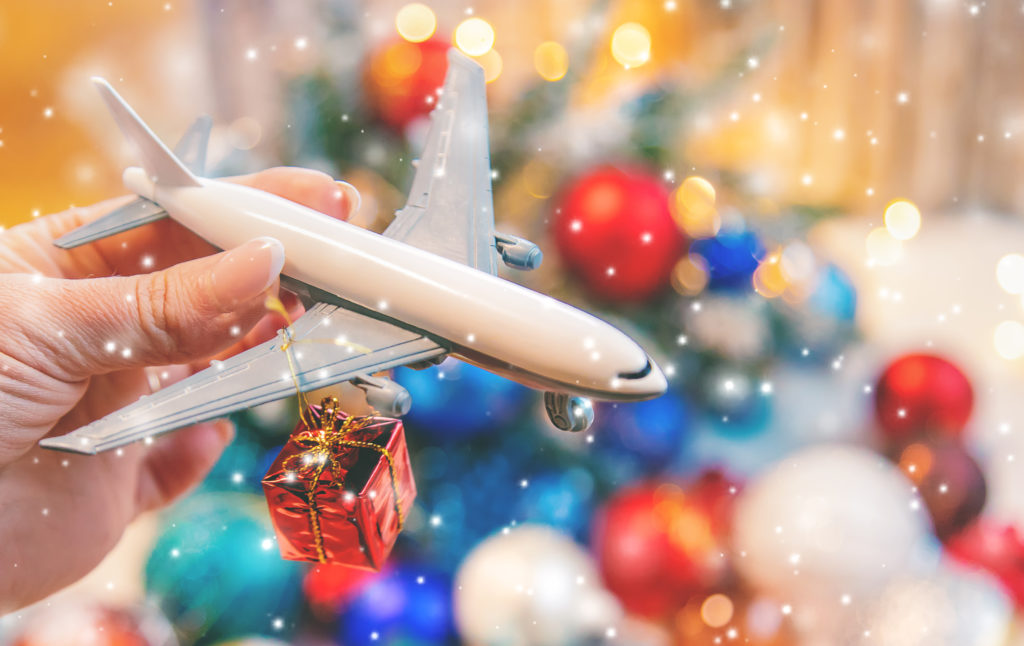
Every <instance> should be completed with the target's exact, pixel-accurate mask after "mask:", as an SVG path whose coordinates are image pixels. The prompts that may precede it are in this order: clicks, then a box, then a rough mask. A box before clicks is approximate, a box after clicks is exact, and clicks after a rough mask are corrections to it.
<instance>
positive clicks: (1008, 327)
mask: <svg viewBox="0 0 1024 646" xmlns="http://www.w3.org/2000/svg"><path fill="white" fill-rule="evenodd" d="M993 342H994V343H995V347H996V352H997V353H998V354H999V356H1000V357H1002V358H1004V359H1009V360H1013V359H1019V358H1020V357H1022V356H1024V325H1022V324H1021V323H1020V322H1019V321H1003V322H1002V323H1000V324H999V325H998V326H996V331H995V334H994V335H993Z"/></svg>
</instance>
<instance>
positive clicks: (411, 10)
mask: <svg viewBox="0 0 1024 646" xmlns="http://www.w3.org/2000/svg"><path fill="white" fill-rule="evenodd" d="M395 29H397V30H398V35H399V36H401V37H402V38H404V39H405V40H407V41H409V42H411V43H420V42H423V41H424V40H427V39H428V38H430V37H431V36H433V35H434V30H436V29H437V16H435V15H434V12H433V11H432V10H431V9H430V7H428V6H427V5H425V4H421V3H419V2H413V3H411V4H407V5H405V6H404V7H402V8H401V9H399V10H398V14H396V15H395Z"/></svg>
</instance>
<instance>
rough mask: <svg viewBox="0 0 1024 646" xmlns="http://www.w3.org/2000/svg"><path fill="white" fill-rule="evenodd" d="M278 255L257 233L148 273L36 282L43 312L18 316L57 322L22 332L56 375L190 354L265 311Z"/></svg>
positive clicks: (210, 349) (232, 336)
mask: <svg viewBox="0 0 1024 646" xmlns="http://www.w3.org/2000/svg"><path fill="white" fill-rule="evenodd" d="M284 260H285V254H284V248H283V247H282V246H281V243H280V242H278V241H277V240H274V239H273V238H256V239H254V240H250V241H249V242H247V243H245V244H244V245H242V246H240V247H237V248H235V249H232V250H231V251H228V252H224V253H219V254H216V255H213V256H208V257H205V258H200V259H198V260H193V261H190V262H186V263H182V264H180V265H175V266H174V267H171V268H169V269H165V270H163V271H158V272H154V273H151V274H140V275H137V276H130V277H114V278H94V279H85V280H44V281H38V282H39V284H38V285H36V286H35V287H36V288H35V289H33V290H32V291H33V299H32V302H34V303H38V304H39V305H40V306H41V307H42V309H43V311H42V312H41V313H40V314H39V315H37V316H28V317H24V316H23V317H21V318H22V320H23V321H27V322H28V323H29V324H30V325H32V324H33V321H34V322H35V325H39V324H40V322H46V325H45V326H44V327H50V326H51V325H52V326H56V330H55V331H54V330H47V331H42V330H40V329H38V328H35V327H31V328H29V329H28V330H26V336H27V337H28V338H29V339H30V340H31V343H30V344H29V345H31V346H33V347H34V348H36V349H37V353H36V354H40V353H41V354H42V356H43V363H44V365H40V366H37V367H38V368H39V369H40V370H43V371H45V372H47V373H49V374H50V375H52V376H53V377H56V378H59V379H65V380H72V381H74V380H80V379H84V378H86V377H88V376H90V375H94V374H102V373H106V372H111V371H114V370H121V369H124V368H133V367H141V366H152V365H163V364H171V363H185V362H188V361H195V360H197V359H200V358H202V357H205V356H209V355H211V354H213V353H215V352H218V351H220V350H223V349H224V348H226V347H228V346H229V345H230V344H231V343H232V342H234V341H236V340H237V337H239V336H241V335H242V334H244V333H245V332H246V331H248V329H249V328H250V327H252V326H253V325H255V324H256V322H257V321H259V320H260V318H261V317H262V316H263V315H264V314H266V309H265V306H264V301H265V295H266V292H267V290H268V289H270V288H272V287H275V286H276V284H277V279H278V276H279V274H280V273H281V269H282V267H283V266H284ZM40 288H41V289H40ZM275 290H276V287H275ZM40 296H41V298H40ZM41 332H42V333H41Z"/></svg>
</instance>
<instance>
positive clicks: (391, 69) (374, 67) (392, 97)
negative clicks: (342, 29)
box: [364, 39, 449, 129]
mask: <svg viewBox="0 0 1024 646" xmlns="http://www.w3.org/2000/svg"><path fill="white" fill-rule="evenodd" d="M448 47H449V46H448V43H446V42H444V41H442V40H436V39H435V40H426V41H423V42H422V43H410V42H407V41H404V40H393V41H389V42H387V43H386V44H384V45H383V46H381V47H380V48H378V49H377V50H376V51H374V52H373V53H372V54H371V55H370V60H369V62H368V64H367V66H366V71H365V74H364V85H365V87H366V94H367V98H368V100H369V103H370V105H371V106H372V107H373V109H374V111H375V112H376V114H377V115H378V116H379V117H380V119H381V120H382V121H384V122H385V123H387V124H389V125H392V126H394V127H395V128H399V129H402V128H404V127H405V126H407V125H409V123H410V122H411V121H413V120H414V119H416V118H417V117H421V116H425V115H427V114H429V113H430V111H431V110H432V109H434V105H435V103H436V101H437V90H438V88H440V87H441V86H442V85H443V84H444V75H445V72H447V71H448Z"/></svg>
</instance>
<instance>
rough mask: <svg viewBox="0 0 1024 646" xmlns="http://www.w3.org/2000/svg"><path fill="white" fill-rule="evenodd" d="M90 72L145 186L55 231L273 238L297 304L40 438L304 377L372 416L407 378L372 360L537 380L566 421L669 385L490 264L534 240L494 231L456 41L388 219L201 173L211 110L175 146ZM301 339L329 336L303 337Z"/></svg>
mask: <svg viewBox="0 0 1024 646" xmlns="http://www.w3.org/2000/svg"><path fill="white" fill-rule="evenodd" d="M94 82H95V83H96V86H97V87H98V89H99V90H100V93H101V94H102V96H103V98H104V100H105V101H106V103H107V105H108V107H109V108H110V110H111V112H112V113H113V115H114V118H115V120H116V121H117V124H118V126H120V128H121V130H122V131H123V132H124V134H125V136H127V138H128V139H130V140H131V141H132V142H134V143H135V144H136V145H137V147H138V148H139V151H140V153H141V157H142V168H134V167H133V168H128V169H126V170H125V172H124V184H125V186H126V187H127V188H128V189H129V190H131V191H133V192H135V193H136V194H138V195H139V196H140V198H139V199H138V200H136V201H135V202H133V203H131V204H129V205H127V206H125V207H122V208H120V209H118V210H117V211H114V212H113V213H111V214H109V215H106V216H104V217H102V218H100V219H99V220H97V221H95V222H92V223H90V224H87V225H85V226H83V227H80V228H79V229H76V230H75V231H72V232H71V233H69V234H68V235H66V236H64V237H63V238H61V239H59V240H57V241H56V244H57V245H58V246H60V247H63V248H71V247H75V246H77V245H81V244H85V243H88V242H92V241H94V240H98V239H100V238H104V237H106V236H110V235H114V234H116V233H120V232H122V231H125V230H128V229H131V228H133V227H137V226H141V225H144V224H146V223H149V222H153V221H155V220H158V219H160V218H163V217H171V218H173V219H174V220H175V221H177V222H178V223H180V224H181V225H182V226H185V227H187V228H188V229H190V230H192V231H193V232H195V233H196V234H198V235H199V236H201V237H202V238H204V239H205V240H207V241H209V242H210V243H212V244H214V245H215V246H217V247H219V248H221V249H230V248H233V247H236V246H238V245H241V244H243V243H245V242H246V241H248V240H249V239H251V238H253V237H256V236H271V237H274V238H276V239H278V240H280V241H281V244H282V245H283V246H284V248H285V254H286V257H287V260H286V262H285V265H284V270H283V272H282V277H281V283H282V285H283V286H284V287H286V288H287V289H289V290H290V291H293V292H295V293H296V294H298V295H299V297H300V298H301V299H302V300H303V302H304V303H305V305H306V308H307V309H306V313H305V314H304V315H303V316H302V317H301V318H299V319H298V320H297V321H296V322H295V323H294V324H293V325H292V326H290V327H289V328H287V329H286V330H285V337H282V338H276V339H273V340H271V341H267V342H266V343H264V344H262V345H260V346H257V347H254V348H251V349H249V350H246V351H245V352H242V353H240V354H238V355H235V356H234V357H232V358H230V359H228V360H226V361H222V362H215V363H214V364H212V365H211V367H210V368H207V369H206V370H203V371H201V372H199V373H196V374H195V375H192V376H191V377H189V378H187V379H185V380H183V381H181V382H178V383H176V384H174V385H172V386H169V387H167V388H164V389H163V390H160V391H158V392H156V393H154V394H152V395H148V396H146V397H143V398H142V399H140V400H139V401H137V402H135V403H134V404H130V405H128V406H126V407H124V408H122V409H121V410H119V411H116V412H114V413H111V414H110V415H107V416H106V417H104V418H102V419H99V420H97V421H95V422H93V423H91V424H89V425H87V426H84V427H82V428H80V429H78V430H76V431H73V432H71V433H69V434H67V435H64V436H61V437H51V438H47V439H44V440H43V441H42V442H41V444H42V445H43V446H45V447H48V448H53V449H63V450H67V451H74V452H78V453H97V452H100V451H106V450H109V449H113V448H116V447H118V446H122V445H124V444H128V443H130V442H135V441H137V440H141V439H144V438H148V437H151V436H154V435H156V434H159V433H164V432H166V431H171V430H174V429H177V428H180V427H182V426H186V425H189V424H194V423H196V422H199V421H203V420H207V419H211V418H214V417H220V416H223V415H226V414H228V413H231V412H233V411H236V410H240V409H243V408H248V407H250V406H255V405H257V404H262V403H264V402H268V401H272V400H275V399H280V398H283V397H287V396H289V395H291V394H293V393H294V392H295V387H296V384H298V385H299V387H300V388H301V389H302V390H303V391H305V390H312V389H314V388H322V387H324V386H329V385H331V384H336V383H339V382H342V381H350V382H352V383H354V384H355V385H356V386H358V387H360V388H361V389H363V390H364V391H365V393H366V396H367V400H368V402H369V403H370V405H371V406H373V407H374V408H375V409H377V410H378V411H379V412H381V413H382V414H385V415H391V416H395V415H402V414H404V413H405V412H407V410H408V408H409V405H410V397H409V394H408V392H407V391H406V390H405V389H404V388H402V387H401V386H400V385H398V384H396V383H395V382H393V381H391V380H389V379H385V378H382V377H375V376H372V375H373V373H376V372H379V371H382V370H385V369H388V368H393V367H395V366H402V365H410V366H413V367H425V366H428V365H431V364H436V363H439V362H440V361H441V360H443V359H444V358H445V357H447V356H449V355H451V356H453V357H457V358H459V359H462V360H463V361H467V362H469V363H472V364H475V365H477V366H480V367H482V368H485V369H487V370H490V371H492V372H494V373H497V374H499V375H502V376H504V377H507V378H509V379H513V380H515V381H518V382H520V383H523V384H525V385H527V386H531V387H533V388H536V389H539V390H543V391H545V406H546V409H547V412H548V416H549V417H550V419H551V421H552V422H553V423H554V425H555V426H557V427H558V428H561V429H563V430H572V431H578V430H582V429H585V428H587V427H588V426H589V425H590V423H591V421H592V420H593V409H592V406H591V404H590V400H589V399H588V398H590V397H593V398H598V399H608V400H619V401H633V400H641V399H649V398H652V397H657V396H658V395H660V394H662V393H663V392H664V391H665V388H666V382H665V377H664V375H662V373H661V371H660V370H659V369H658V366H657V365H656V364H655V363H654V361H652V360H651V358H650V357H648V356H647V353H646V352H644V350H643V349H641V347H640V346H639V345H638V344H637V343H636V342H635V341H633V340H632V339H631V338H629V337H628V336H626V335H625V334H623V333H622V332H621V331H619V330H618V329H616V328H614V327H612V326H611V325H609V324H608V323H605V322H604V321H601V320H600V319H597V318H595V317H593V316H591V315H589V314H587V313H585V312H582V311H580V310H578V309H576V308H575V307H572V306H570V305H566V304H565V303H562V302H559V301H557V300H555V299H553V298H550V297H548V296H545V295H543V294H540V293H538V292H535V291H532V290H530V289H527V288H526V287H523V286H521V285H518V284H516V283H513V282H510V281H507V280H503V279H501V278H499V277H498V276H497V261H498V258H499V257H500V258H501V259H502V260H503V261H504V262H505V264H506V265H509V266H511V267H515V268H517V269H533V268H535V267H536V266H537V265H539V264H540V259H541V253H540V250H539V249H538V248H537V246H536V245H535V244H533V243H531V242H528V241H526V240H523V239H521V238H517V237H515V236H511V235H504V234H500V233H496V232H495V231H494V213H493V207H492V201H491V167H490V159H489V152H488V139H487V104H486V94H485V86H484V75H483V70H482V69H481V68H480V66H479V65H477V64H476V63H475V62H474V61H472V60H471V59H469V58H467V57H465V56H463V55H461V54H459V53H458V52H456V51H454V50H452V51H451V52H450V53H449V55H448V74H447V77H446V78H445V83H444V89H443V92H442V94H441V97H440V102H439V104H438V106H437V108H436V109H435V110H434V112H433V113H432V114H431V119H432V123H431V127H430V131H429V133H428V136H427V141H426V146H425V149H424V151H423V155H422V159H421V161H420V162H419V164H418V166H417V170H416V176H415V178H414V180H413V184H412V189H411V190H410V192H409V199H408V202H407V203H406V205H405V207H404V208H403V209H402V210H400V211H399V212H398V213H397V215H396V217H395V220H394V221H393V222H392V223H391V225H390V226H389V227H388V228H387V230H386V231H384V233H383V234H377V233H373V232H371V231H367V230H364V229H361V228H359V227H357V226H355V225H352V224H349V223H347V222H342V221H340V220H335V219H333V218H331V217H329V216H327V215H324V214H323V213H319V212H317V211H314V210H312V209H309V208H306V207H304V206H301V205H299V204H296V203H294V202H291V201H289V200H286V199H284V198H281V197H278V196H276V195H272V194H270V193H266V192H264V191H260V190H257V189H254V188H249V187H245V186H240V185H238V184H232V183H229V182H224V181H218V180H213V179H203V178H200V177H198V174H199V173H201V172H202V167H203V165H204V160H205V148H206V140H207V139H208V134H209V121H205V122H203V121H201V122H197V123H196V125H194V126H193V127H192V128H191V129H190V130H189V132H188V133H187V134H186V135H185V137H184V138H183V140H182V142H181V143H180V144H179V145H178V147H177V148H176V152H177V153H178V154H179V155H181V157H182V158H185V159H186V161H183V159H182V158H179V156H177V155H175V154H173V153H171V152H170V151H169V150H168V149H167V148H166V147H165V146H164V145H163V144H162V143H161V142H160V140H158V139H157V138H156V136H154V135H153V133H152V132H151V131H150V130H149V128H148V127H146V125H145V124H144V123H143V122H142V120H141V119H139V117H138V116H137V115H136V114H135V112H133V111H132V109H131V108H130V107H129V106H128V105H127V104H126V103H125V102H124V100H123V99H121V97H120V96H119V95H118V94H117V93H116V92H115V91H114V89H113V88H112V87H111V86H110V85H109V84H108V83H107V82H106V81H104V80H102V79H94ZM186 162H187V163H186ZM285 338H288V339H291V343H290V350H289V351H290V352H292V353H293V354H292V355H291V359H292V361H293V364H294V366H293V367H290V365H289V356H288V354H286V352H285V350H287V349H288V345H286V341H285ZM304 339H307V340H308V339H338V340H339V342H338V343H309V344H306V345H299V343H301V342H302V341H303V340H304ZM293 377H294V381H293ZM466 405H467V406H471V405H473V404H472V402H467V403H466Z"/></svg>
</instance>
